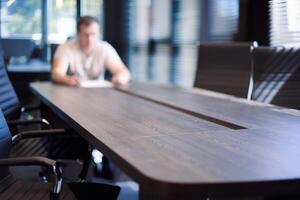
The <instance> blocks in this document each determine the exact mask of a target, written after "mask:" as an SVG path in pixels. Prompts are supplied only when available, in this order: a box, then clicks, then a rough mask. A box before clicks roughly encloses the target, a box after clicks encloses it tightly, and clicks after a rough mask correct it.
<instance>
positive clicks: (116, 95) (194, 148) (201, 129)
mask: <svg viewBox="0 0 300 200" xmlns="http://www.w3.org/2000/svg"><path fill="white" fill-rule="evenodd" d="M31 90H32V91H33V93H34V94H35V95H36V96H37V97H38V98H39V99H40V100H41V102H42V103H43V104H45V105H46V106H47V107H48V108H50V109H51V110H53V112H55V114H56V115H57V116H59V117H60V118H61V119H63V120H64V122H65V123H67V124H68V125H69V126H71V127H72V128H74V129H75V130H77V131H78V133H79V134H81V135H82V136H83V137H84V138H85V139H86V140H87V141H89V142H90V143H91V144H92V145H94V146H95V147H96V148H98V149H99V150H100V151H101V152H103V153H104V154H105V155H106V156H107V157H109V158H110V159H111V160H112V161H113V162H114V163H116V164H117V165H118V166H119V167H120V168H121V169H122V170H124V172H126V173H127V174H128V175H129V176H131V177H132V178H133V179H134V180H135V181H137V182H138V183H139V185H140V199H199V198H201V197H203V198H205V197H212V196H244V195H246V196H252V195H253V196H255V195H281V194H282V195H285V194H297V193H299V187H300V170H299V169H300V134H299V132H300V112H299V111H294V110H287V109H283V108H280V107H275V106H269V105H266V104H260V103H255V102H249V101H246V100H243V99H238V98H235V97H232V96H228V95H222V94H219V93H215V92H210V91H207V90H201V89H184V88H178V87H175V86H169V85H160V84H152V83H139V82H132V83H131V84H130V85H129V86H128V87H119V88H89V89H87V88H72V87H67V86H61V85H55V84H52V83H49V82H40V83H31Z"/></svg>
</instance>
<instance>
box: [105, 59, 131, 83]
mask: <svg viewBox="0 0 300 200" xmlns="http://www.w3.org/2000/svg"><path fill="white" fill-rule="evenodd" d="M108 68H109V70H110V72H111V73H112V74H113V77H112V82H113V84H116V85H119V84H121V85H124V84H126V83H128V81H129V80H130V73H129V71H128V69H127V68H126V66H125V65H124V64H123V63H122V62H115V63H111V64H109V66H108Z"/></svg>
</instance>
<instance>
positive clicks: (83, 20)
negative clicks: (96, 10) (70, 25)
mask: <svg viewBox="0 0 300 200" xmlns="http://www.w3.org/2000/svg"><path fill="white" fill-rule="evenodd" d="M92 23H97V24H98V25H99V20H98V19H97V18H96V17H92V16H88V15H87V16H81V17H79V18H78V21H77V32H79V28H80V26H81V25H85V26H89V25H91V24H92Z"/></svg>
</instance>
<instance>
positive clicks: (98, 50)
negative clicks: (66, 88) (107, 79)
mask: <svg viewBox="0 0 300 200" xmlns="http://www.w3.org/2000/svg"><path fill="white" fill-rule="evenodd" d="M54 58H58V59H60V60H61V61H62V62H64V63H66V64H67V66H68V68H67V69H66V74H68V75H77V76H79V78H80V79H82V80H95V79H104V69H105V67H108V66H110V65H111V64H114V63H117V64H118V63H122V60H121V58H120V56H119V55H118V53H117V52H116V50H115V49H114V48H113V47H112V46H111V45H110V44H109V43H107V42H105V41H98V43H97V45H96V46H95V48H94V49H93V51H92V52H91V54H90V55H89V56H86V55H85V54H84V53H83V52H82V51H81V49H80V47H79V42H78V41H77V40H76V39H75V40H70V41H67V42H66V43H64V44H62V45H60V46H59V47H58V48H57V50H56V52H55V54H54Z"/></svg>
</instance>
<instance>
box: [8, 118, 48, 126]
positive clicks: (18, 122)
mask: <svg viewBox="0 0 300 200" xmlns="http://www.w3.org/2000/svg"><path fill="white" fill-rule="evenodd" d="M7 124H8V126H10V127H11V126H17V125H32V124H44V125H46V126H48V127H50V128H52V125H51V124H50V122H48V121H47V120H46V119H44V118H42V119H40V118H39V119H28V120H9V121H7Z"/></svg>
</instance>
